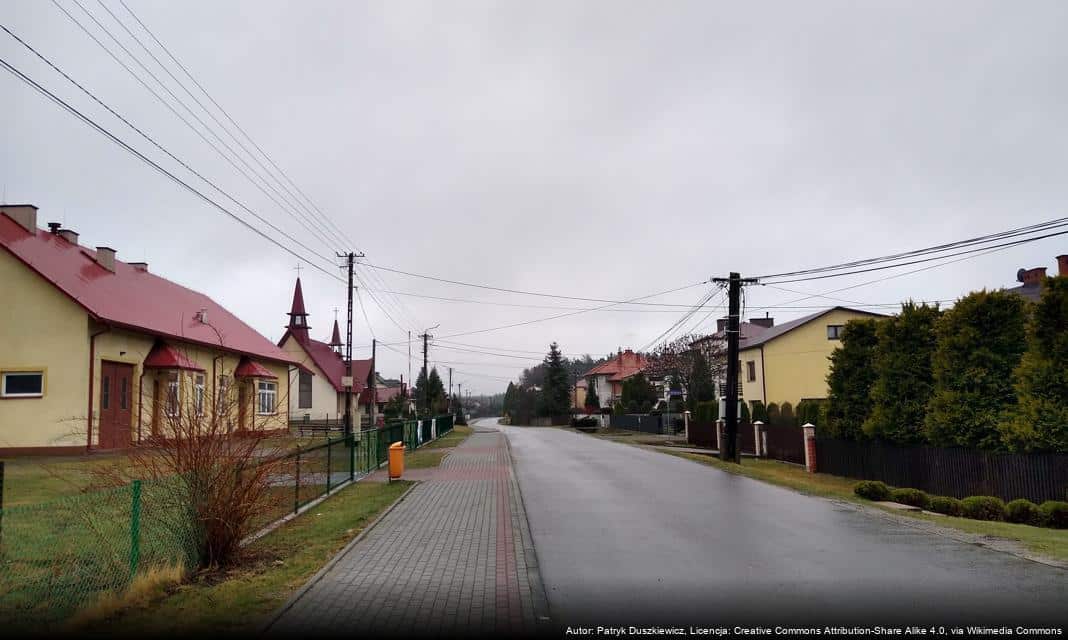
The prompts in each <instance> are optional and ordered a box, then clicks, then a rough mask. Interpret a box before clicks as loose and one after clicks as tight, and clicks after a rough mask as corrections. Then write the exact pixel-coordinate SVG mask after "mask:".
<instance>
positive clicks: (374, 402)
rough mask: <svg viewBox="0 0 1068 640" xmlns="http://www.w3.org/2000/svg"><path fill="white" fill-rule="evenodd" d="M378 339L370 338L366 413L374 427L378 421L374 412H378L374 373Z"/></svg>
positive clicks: (376, 364)
mask: <svg viewBox="0 0 1068 640" xmlns="http://www.w3.org/2000/svg"><path fill="white" fill-rule="evenodd" d="M377 352H378V339H377V338H371V383H370V386H371V403H370V404H371V406H370V409H369V410H368V412H367V414H368V415H369V416H371V428H372V429H374V428H375V427H376V426H377V425H378V423H377V422H376V421H375V419H376V416H375V414H376V413H377V412H378V375H377V374H376V367H377V366H378V353H377Z"/></svg>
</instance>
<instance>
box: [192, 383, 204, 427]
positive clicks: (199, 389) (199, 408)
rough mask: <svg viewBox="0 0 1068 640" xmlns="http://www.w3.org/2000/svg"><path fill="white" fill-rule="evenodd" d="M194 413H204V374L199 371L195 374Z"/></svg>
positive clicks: (200, 414) (199, 414)
mask: <svg viewBox="0 0 1068 640" xmlns="http://www.w3.org/2000/svg"><path fill="white" fill-rule="evenodd" d="M193 413H194V415H198V416H202V415H204V374H203V373H198V374H196V375H194V376H193Z"/></svg>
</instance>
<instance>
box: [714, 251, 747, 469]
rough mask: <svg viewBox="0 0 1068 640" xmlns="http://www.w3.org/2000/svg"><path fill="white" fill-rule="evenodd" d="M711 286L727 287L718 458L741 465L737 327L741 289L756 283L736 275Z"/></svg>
mask: <svg viewBox="0 0 1068 640" xmlns="http://www.w3.org/2000/svg"><path fill="white" fill-rule="evenodd" d="M712 281H713V282H719V283H723V282H726V284H727V300H728V303H727V398H726V406H725V407H724V421H725V422H726V427H727V433H726V434H725V437H724V442H723V446H722V447H721V448H720V452H719V456H720V458H722V459H723V460H724V461H726V462H735V463H737V462H741V458H740V456H739V453H738V375H739V373H740V372H739V371H738V368H739V364H740V363H739V362H738V326H739V324H740V315H741V297H742V285H743V284H752V283H755V282H756V280H755V279H752V278H749V279H744V280H743V279H742V277H741V276H740V275H739V274H738V273H737V272H735V271H732V272H731V274H730V277H729V278H726V279H724V278H713V279H712Z"/></svg>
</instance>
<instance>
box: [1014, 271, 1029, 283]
mask: <svg viewBox="0 0 1068 640" xmlns="http://www.w3.org/2000/svg"><path fill="white" fill-rule="evenodd" d="M1025 273H1027V269H1019V270H1017V271H1016V282H1023V281H1024V274H1025Z"/></svg>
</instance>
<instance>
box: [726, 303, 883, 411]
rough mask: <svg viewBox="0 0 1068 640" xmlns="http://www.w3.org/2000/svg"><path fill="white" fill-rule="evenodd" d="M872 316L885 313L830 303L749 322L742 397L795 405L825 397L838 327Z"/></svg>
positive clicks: (742, 357) (741, 354)
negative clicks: (783, 318) (785, 317)
mask: <svg viewBox="0 0 1068 640" xmlns="http://www.w3.org/2000/svg"><path fill="white" fill-rule="evenodd" d="M872 317H875V318H881V317H885V316H883V315H881V314H877V313H870V312H867V311H861V310H859V309H850V308H848V307H833V308H831V309H826V310H824V311H820V312H818V313H814V314H812V315H808V316H805V317H803V318H798V319H796V320H791V321H789V322H785V323H783V324H781V325H777V326H775V325H772V326H763V325H755V326H752V327H750V329H751V331H749V332H748V334H747V335H745V337H743V339H742V340H741V341H740V344H739V356H738V359H739V360H741V371H740V374H741V375H740V378H741V384H742V397H743V398H744V399H745V401H746V402H749V403H750V407H752V403H753V401H756V400H759V401H761V402H763V404H764V406H767V405H768V403H769V402H774V403H776V404H780V405H781V404H782V403H784V402H789V403H790V404H791V405H793V406H794V407H796V406H797V403H798V402H800V401H801V400H815V399H821V398H826V397H827V374H828V373H829V372H830V366H831V363H830V360H829V358H830V356H831V353H832V352H833V351H834V350H835V349H836V348H837V347H838V345H839V344H841V342H840V336H841V332H842V328H843V327H844V326H845V324H846V323H847V322H849V321H850V320H854V319H857V318H872ZM743 333H744V332H743Z"/></svg>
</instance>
